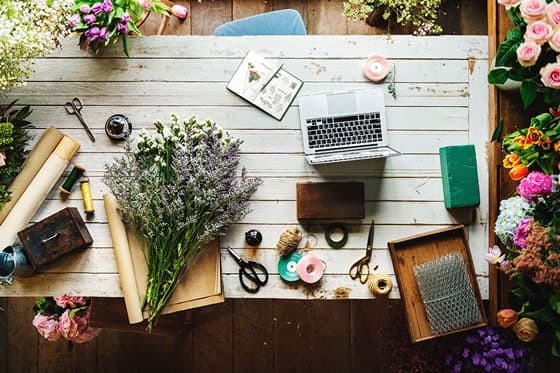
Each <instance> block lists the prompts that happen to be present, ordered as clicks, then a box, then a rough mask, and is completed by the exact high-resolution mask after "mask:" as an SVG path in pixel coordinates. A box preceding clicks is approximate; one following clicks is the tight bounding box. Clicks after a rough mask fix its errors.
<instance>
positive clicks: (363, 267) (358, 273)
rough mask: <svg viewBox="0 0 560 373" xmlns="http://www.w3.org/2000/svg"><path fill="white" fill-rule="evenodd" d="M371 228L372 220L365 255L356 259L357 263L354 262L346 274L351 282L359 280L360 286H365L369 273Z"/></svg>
mask: <svg viewBox="0 0 560 373" xmlns="http://www.w3.org/2000/svg"><path fill="white" fill-rule="evenodd" d="M373 227H374V223H373V220H372V221H371V226H370V227H369V237H368V241H367V247H366V255H365V256H364V257H363V258H361V259H358V261H356V262H355V263H354V264H352V266H351V267H350V271H349V272H348V274H349V275H350V278H352V280H355V279H357V278H359V279H360V282H361V283H362V284H365V283H366V282H367V280H368V277H369V273H370V271H369V261H370V260H371V252H372V251H373V231H374V228H373ZM376 269H377V266H375V268H374V270H376Z"/></svg>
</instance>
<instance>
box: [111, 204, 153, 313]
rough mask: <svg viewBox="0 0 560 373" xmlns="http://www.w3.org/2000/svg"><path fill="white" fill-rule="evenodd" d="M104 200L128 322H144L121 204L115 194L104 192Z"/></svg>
mask: <svg viewBox="0 0 560 373" xmlns="http://www.w3.org/2000/svg"><path fill="white" fill-rule="evenodd" d="M103 202H104V204H105V212H106V213H107V222H108V223H109V231H110V233H111V241H112V242H113V249H114V251H115V260H116V262H117V268H118V270H119V279H120V281H121V289H122V292H123V294H124V303H125V305H126V313H127V314H128V322H129V323H130V324H136V323H139V322H142V321H143V320H144V317H143V316H142V298H141V297H140V296H139V292H138V287H137V286H136V279H135V276H134V267H133V265H132V257H131V253H130V247H129V245H128V238H127V233H126V227H125V225H124V223H123V221H122V220H121V217H120V215H119V213H118V210H117V208H118V207H119V205H118V203H117V201H116V200H115V196H113V195H112V194H104V195H103Z"/></svg>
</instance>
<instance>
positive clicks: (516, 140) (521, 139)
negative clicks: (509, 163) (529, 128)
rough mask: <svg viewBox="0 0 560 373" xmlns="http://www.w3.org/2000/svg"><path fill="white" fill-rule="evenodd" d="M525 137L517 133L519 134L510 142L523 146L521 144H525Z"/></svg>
mask: <svg viewBox="0 0 560 373" xmlns="http://www.w3.org/2000/svg"><path fill="white" fill-rule="evenodd" d="M525 139H526V137H525V136H523V135H519V136H516V137H515V138H514V139H513V140H512V142H513V143H514V144H515V145H517V146H523V145H525Z"/></svg>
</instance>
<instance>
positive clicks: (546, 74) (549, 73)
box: [540, 62, 560, 89]
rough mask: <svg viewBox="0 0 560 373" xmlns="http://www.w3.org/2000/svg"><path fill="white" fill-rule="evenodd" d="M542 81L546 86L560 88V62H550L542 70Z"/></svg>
mask: <svg viewBox="0 0 560 373" xmlns="http://www.w3.org/2000/svg"><path fill="white" fill-rule="evenodd" d="M540 74H541V82H542V83H543V84H544V86H545V87H548V88H554V89H560V63H558V62H556V63H549V64H547V65H545V66H544V67H543V68H542V69H541V71H540Z"/></svg>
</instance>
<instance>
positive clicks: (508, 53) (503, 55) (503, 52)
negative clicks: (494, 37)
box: [496, 28, 523, 67]
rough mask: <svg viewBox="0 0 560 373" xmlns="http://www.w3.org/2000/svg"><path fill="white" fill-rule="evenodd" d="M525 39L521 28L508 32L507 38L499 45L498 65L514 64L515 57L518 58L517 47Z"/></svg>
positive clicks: (497, 53)
mask: <svg viewBox="0 0 560 373" xmlns="http://www.w3.org/2000/svg"><path fill="white" fill-rule="evenodd" d="M522 41H523V33H522V32H521V30H520V29H519V28H514V29H510V30H508V31H507V33H506V38H505V40H504V41H503V42H502V44H500V46H499V47H498V51H497V52H496V67H499V66H511V65H513V63H512V62H513V61H515V59H514V58H517V52H516V51H517V47H519V45H520V44H521V42H522Z"/></svg>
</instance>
